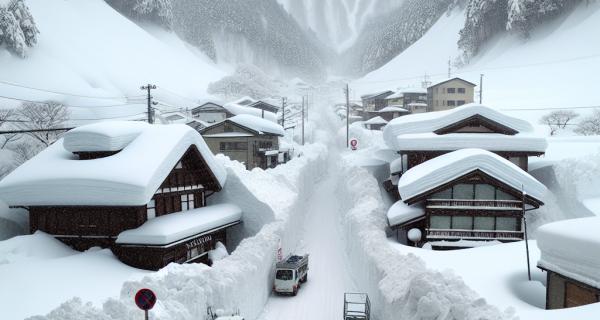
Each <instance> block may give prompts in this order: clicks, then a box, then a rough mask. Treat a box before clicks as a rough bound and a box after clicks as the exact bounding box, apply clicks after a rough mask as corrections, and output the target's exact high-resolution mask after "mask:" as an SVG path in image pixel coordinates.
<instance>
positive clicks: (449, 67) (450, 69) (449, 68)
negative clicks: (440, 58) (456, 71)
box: [448, 57, 452, 78]
mask: <svg viewBox="0 0 600 320" xmlns="http://www.w3.org/2000/svg"><path fill="white" fill-rule="evenodd" d="M451 59H452V57H448V78H450V71H452V67H451V66H450V60H451Z"/></svg>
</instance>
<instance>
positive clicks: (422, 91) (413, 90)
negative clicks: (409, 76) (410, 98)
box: [399, 88, 427, 94]
mask: <svg viewBox="0 0 600 320" xmlns="http://www.w3.org/2000/svg"><path fill="white" fill-rule="evenodd" d="M399 92H400V93H402V94H405V93H419V94H427V89H426V88H406V89H402V90H400V91H399Z"/></svg>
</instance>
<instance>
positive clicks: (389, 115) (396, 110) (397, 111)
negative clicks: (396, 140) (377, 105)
mask: <svg viewBox="0 0 600 320" xmlns="http://www.w3.org/2000/svg"><path fill="white" fill-rule="evenodd" d="M408 114H410V111H409V110H406V109H404V108H402V106H387V107H385V108H383V109H381V110H379V116H380V117H381V118H383V119H384V120H386V121H388V122H389V121H392V119H395V118H398V117H401V116H405V115H408Z"/></svg>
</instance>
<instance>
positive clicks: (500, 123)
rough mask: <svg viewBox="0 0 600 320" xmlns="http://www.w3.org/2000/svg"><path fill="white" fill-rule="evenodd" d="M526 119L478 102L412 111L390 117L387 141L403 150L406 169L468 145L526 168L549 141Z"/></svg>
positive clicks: (387, 126) (385, 134) (543, 150)
mask: <svg viewBox="0 0 600 320" xmlns="http://www.w3.org/2000/svg"><path fill="white" fill-rule="evenodd" d="M533 132H534V129H533V127H532V126H531V124H530V123H529V122H527V121H524V120H521V119H517V118H513V117H510V116H507V115H505V114H502V113H500V112H498V111H496V110H494V109H491V108H488V107H486V106H483V105H478V104H468V105H464V106H462V107H458V108H455V109H452V110H446V111H438V112H428V113H420V114H411V115H407V116H404V117H399V118H396V119H393V120H392V121H390V123H389V124H388V125H386V126H385V129H384V130H383V138H384V140H385V143H386V145H387V146H388V147H389V148H390V149H392V150H394V151H396V152H397V153H398V154H401V155H402V157H403V159H404V161H405V162H406V165H405V170H408V169H410V168H412V167H414V166H416V165H418V164H420V163H423V162H425V161H427V160H430V159H433V158H435V157H437V156H440V155H442V154H445V153H448V152H452V151H455V150H460V149H465V148H479V149H484V150H488V151H491V152H493V153H495V154H498V155H499V156H501V157H503V158H505V159H508V160H509V161H511V162H513V163H515V164H516V165H518V166H519V167H520V168H522V169H523V170H525V171H527V168H528V157H531V156H540V155H543V154H544V153H545V151H546V148H547V146H548V143H547V142H546V138H545V137H540V136H537V135H535V134H534V133H533Z"/></svg>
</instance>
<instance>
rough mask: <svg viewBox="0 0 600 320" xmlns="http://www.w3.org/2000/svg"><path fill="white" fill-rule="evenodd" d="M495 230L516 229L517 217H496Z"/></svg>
mask: <svg viewBox="0 0 600 320" xmlns="http://www.w3.org/2000/svg"><path fill="white" fill-rule="evenodd" d="M496 230H505V231H517V218H513V217H497V218H496Z"/></svg>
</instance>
